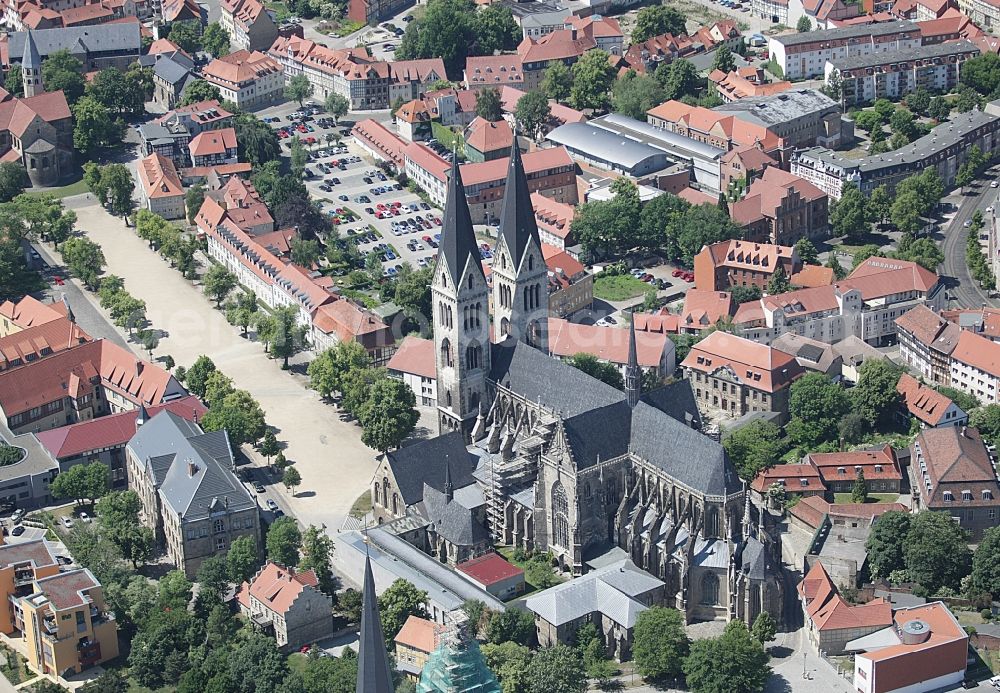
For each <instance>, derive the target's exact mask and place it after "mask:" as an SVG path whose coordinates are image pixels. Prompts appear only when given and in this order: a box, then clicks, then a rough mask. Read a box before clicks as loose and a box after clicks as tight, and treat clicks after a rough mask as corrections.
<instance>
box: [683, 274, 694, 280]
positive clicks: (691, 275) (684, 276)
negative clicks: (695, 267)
mask: <svg viewBox="0 0 1000 693" xmlns="http://www.w3.org/2000/svg"><path fill="white" fill-rule="evenodd" d="M683 279H684V281H686V282H693V281H694V272H685V273H684V275H683Z"/></svg>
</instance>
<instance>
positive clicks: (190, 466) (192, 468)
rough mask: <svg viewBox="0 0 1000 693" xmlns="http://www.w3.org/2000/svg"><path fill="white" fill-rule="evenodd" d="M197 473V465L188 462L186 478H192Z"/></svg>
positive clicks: (190, 461)
mask: <svg viewBox="0 0 1000 693" xmlns="http://www.w3.org/2000/svg"><path fill="white" fill-rule="evenodd" d="M197 473H198V465H196V464H195V463H194V462H193V461H192V460H188V476H189V477H193V476H194V475H195V474H197Z"/></svg>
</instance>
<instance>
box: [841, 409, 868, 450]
mask: <svg viewBox="0 0 1000 693" xmlns="http://www.w3.org/2000/svg"><path fill="white" fill-rule="evenodd" d="M837 432H838V433H839V434H840V440H841V441H842V442H843V443H844V444H847V445H851V444H853V443H858V442H861V440H862V439H863V438H864V436H865V433H867V432H868V422H867V421H865V417H863V416H862V415H861V414H859V413H858V412H856V411H852V412H851V413H849V414H848V415H847V416H845V417H844V418H843V419H841V420H840V425H839V426H837Z"/></svg>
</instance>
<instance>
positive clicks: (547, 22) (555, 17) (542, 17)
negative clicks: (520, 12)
mask: <svg viewBox="0 0 1000 693" xmlns="http://www.w3.org/2000/svg"><path fill="white" fill-rule="evenodd" d="M572 16H573V11H572V10H569V9H561V10H556V11H555V12H537V13H535V14H529V15H526V16H525V17H524V19H522V20H521V28H522V29H525V28H528V29H530V28H533V27H545V26H555V25H557V24H564V23H565V22H566V18H567V17H572Z"/></svg>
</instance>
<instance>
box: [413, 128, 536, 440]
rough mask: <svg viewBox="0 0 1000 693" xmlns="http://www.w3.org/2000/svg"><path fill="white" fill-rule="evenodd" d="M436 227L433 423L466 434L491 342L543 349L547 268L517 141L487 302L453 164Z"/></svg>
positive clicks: (481, 391)
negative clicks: (438, 240) (441, 218)
mask: <svg viewBox="0 0 1000 693" xmlns="http://www.w3.org/2000/svg"><path fill="white" fill-rule="evenodd" d="M442 227H443V229H442V232H441V246H440V250H439V251H438V260H437V265H436V267H435V269H434V279H433V281H432V283H431V293H432V302H433V313H434V323H433V324H434V346H435V359H436V365H437V396H438V411H439V421H438V424H439V428H440V430H441V432H442V433H443V432H445V431H449V430H462V431H464V432H466V433H468V432H469V431H471V430H472V427H473V425H474V424H475V420H476V416H477V415H478V414H479V410H480V407H481V406H485V405H486V404H488V403H487V402H485V401H484V400H485V398H486V397H487V390H486V387H487V383H486V380H487V378H488V377H489V373H490V366H491V360H492V359H491V355H492V354H491V348H490V347H491V344H492V342H493V341H496V342H498V343H499V342H503V341H506V340H508V339H511V340H520V341H523V342H526V343H528V344H531V345H532V346H534V347H536V348H538V349H541V350H542V351H546V352H547V350H548V348H547V347H548V345H547V337H546V333H547V328H548V323H547V320H548V315H549V293H548V269H547V268H546V266H545V258H544V257H543V256H542V243H541V241H540V240H539V237H538V226H537V225H536V223H535V212H534V209H533V208H532V206H531V196H530V193H529V191H528V179H527V177H526V176H525V174H524V165H523V164H522V162H521V151H520V150H519V149H518V146H517V137H516V136H515V137H514V143H513V145H512V146H511V151H510V158H509V160H508V168H507V181H506V187H505V188H504V200H503V207H502V209H501V213H500V230H499V233H498V234H497V241H496V246H495V248H494V252H493V266H492V268H491V271H490V274H491V275H492V297H491V295H490V293H491V290H490V284H489V283H488V282H487V280H486V273H485V272H484V271H483V263H482V256H481V255H480V246H479V242H478V241H477V239H476V234H475V230H474V229H473V226H472V216H471V215H470V213H469V205H468V202H467V201H466V197H465V188H464V186H463V184H462V174H461V172H460V171H459V168H458V162H457V157H456V158H455V159H454V160H453V162H452V166H451V173H450V176H449V179H448V196H447V202H446V203H445V213H444V223H443V224H442ZM491 298H492V321H491V319H490V317H491V306H490V299H491Z"/></svg>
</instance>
